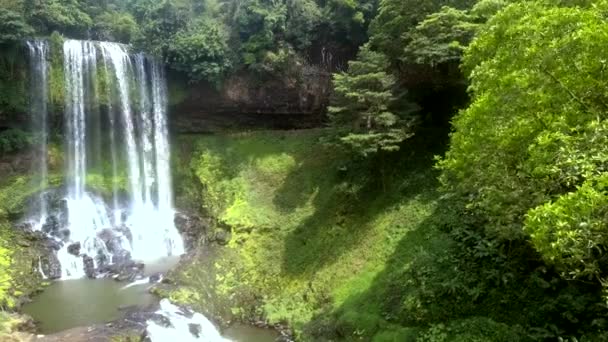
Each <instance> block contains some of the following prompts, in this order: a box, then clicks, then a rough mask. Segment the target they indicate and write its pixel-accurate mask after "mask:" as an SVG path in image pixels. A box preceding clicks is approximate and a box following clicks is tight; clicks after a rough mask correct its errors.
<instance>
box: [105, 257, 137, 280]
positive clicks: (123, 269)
mask: <svg viewBox="0 0 608 342" xmlns="http://www.w3.org/2000/svg"><path fill="white" fill-rule="evenodd" d="M144 268H145V265H144V264H143V263H137V262H134V261H128V262H125V263H122V264H112V265H108V266H106V267H104V268H103V269H102V271H101V272H104V273H108V275H109V276H110V277H112V278H114V280H116V281H129V282H132V281H135V280H137V279H141V278H143V275H144Z"/></svg>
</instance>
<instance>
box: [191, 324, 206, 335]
mask: <svg viewBox="0 0 608 342" xmlns="http://www.w3.org/2000/svg"><path fill="white" fill-rule="evenodd" d="M188 330H189V331H190V333H191V334H192V336H194V337H195V338H199V337H200V336H201V333H202V332H203V328H202V327H201V325H200V324H193V323H190V324H188Z"/></svg>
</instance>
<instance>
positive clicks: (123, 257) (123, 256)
mask: <svg viewBox="0 0 608 342" xmlns="http://www.w3.org/2000/svg"><path fill="white" fill-rule="evenodd" d="M110 252H112V251H110ZM113 253H115V254H114V255H112V264H114V265H116V266H118V267H121V265H125V264H128V263H130V262H131V253H129V251H125V250H120V251H114V252H113Z"/></svg>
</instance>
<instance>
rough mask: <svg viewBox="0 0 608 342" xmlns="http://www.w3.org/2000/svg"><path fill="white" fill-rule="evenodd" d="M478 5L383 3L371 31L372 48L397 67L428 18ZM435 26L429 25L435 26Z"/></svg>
mask: <svg viewBox="0 0 608 342" xmlns="http://www.w3.org/2000/svg"><path fill="white" fill-rule="evenodd" d="M475 2H476V1H475V0H381V1H380V7H379V10H378V15H377V16H376V17H375V18H374V20H373V22H372V24H371V27H370V31H371V37H370V41H371V44H372V46H373V47H374V48H376V49H378V50H379V51H382V52H384V53H385V54H386V55H387V56H388V57H389V59H390V61H391V62H393V63H395V62H397V61H399V60H400V59H402V55H403V48H404V47H405V46H407V45H408V44H409V42H410V41H411V40H412V34H413V33H414V32H415V29H416V27H417V26H418V25H419V23H421V22H422V21H424V20H425V18H426V17H427V16H428V15H430V14H433V13H435V12H438V11H439V10H440V9H441V8H442V7H443V6H450V7H453V8H455V9H468V8H470V7H471V6H472V5H473V4H474V3H475ZM437 16H439V17H442V15H438V14H436V15H435V17H437ZM429 19H430V18H429ZM431 24H432V23H427V24H426V25H427V26H432V25H431ZM439 33H441V32H439ZM414 38H416V37H414Z"/></svg>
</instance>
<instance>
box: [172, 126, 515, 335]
mask: <svg viewBox="0 0 608 342" xmlns="http://www.w3.org/2000/svg"><path fill="white" fill-rule="evenodd" d="M321 135H322V131H298V132H259V133H248V134H234V135H216V136H201V137H193V136H189V137H183V138H181V140H180V141H179V144H178V147H177V148H178V149H181V151H180V153H178V158H177V160H178V161H179V162H180V163H182V168H179V171H178V177H177V178H178V179H177V187H178V188H180V189H182V190H185V189H187V190H188V191H187V193H188V194H189V195H190V197H189V198H190V199H191V200H192V201H193V202H197V203H202V206H201V208H200V210H202V211H203V212H205V213H207V214H208V215H211V216H212V217H213V218H215V220H216V222H215V231H214V232H211V233H210V239H212V240H213V239H214V236H216V235H218V234H220V235H224V234H225V233H224V232H223V231H229V234H230V235H231V239H230V242H229V243H228V246H227V247H225V248H217V247H212V246H209V247H207V246H205V247H203V248H202V249H201V251H199V253H198V255H197V256H195V257H193V260H191V262H189V263H187V264H186V265H184V266H182V267H181V269H180V270H178V272H176V273H175V274H174V276H173V277H174V280H176V282H177V283H178V284H180V285H181V287H180V288H179V289H176V290H173V291H172V292H171V293H169V294H168V295H169V296H171V297H172V298H173V299H174V300H178V301H181V302H185V303H189V304H192V305H194V306H195V307H197V309H199V310H202V311H204V312H208V313H211V314H213V315H215V316H222V317H223V318H224V319H227V320H230V319H244V320H251V319H266V320H267V321H269V322H270V323H288V324H289V325H290V326H291V327H292V328H294V329H295V332H296V335H297V336H298V337H299V339H301V340H315V341H320V340H372V339H373V340H374V341H416V340H419V341H444V340H450V341H453V340H461V341H475V340H479V341H492V340H495V341H516V340H519V339H520V336H519V334H518V332H517V329H515V328H510V327H508V326H507V325H504V324H500V323H496V322H494V321H493V320H491V319H489V318H479V317H477V318H475V317H472V316H471V312H475V310H471V309H472V307H473V305H474V304H472V303H469V304H467V303H466V302H467V301H469V302H470V300H469V299H468V298H469V297H462V298H461V297H459V295H458V293H459V288H460V287H461V284H460V283H462V282H463V281H464V280H462V278H463V276H462V275H461V271H460V270H459V269H458V265H457V264H455V263H454V262H453V254H454V253H456V251H455V248H454V242H453V240H452V239H451V238H450V236H449V235H448V233H446V232H444V229H443V228H444V227H445V226H446V225H447V224H448V222H449V220H451V217H450V216H449V215H450V214H449V212H448V211H445V210H441V205H440V198H439V195H438V193H437V191H436V174H435V171H434V170H433V168H432V165H433V154H434V152H436V151H433V150H432V149H429V148H428V147H426V146H425V144H424V142H422V141H415V142H414V143H415V144H417V150H418V151H423V152H420V153H419V154H414V153H412V152H411V151H412V150H411V149H407V150H406V149H404V151H403V152H402V153H401V154H400V155H395V156H394V157H393V158H394V160H393V159H390V158H387V159H384V160H382V161H373V162H371V163H369V164H365V163H363V164H362V163H353V162H349V161H348V158H346V157H345V156H343V155H340V154H337V153H336V152H335V149H333V150H331V149H327V148H325V147H324V146H323V145H322V144H321V143H319V142H318V141H319V138H320V136H321ZM189 156H191V159H190V165H189V168H187V167H185V166H183V163H184V162H185V161H186V160H188V158H189ZM381 164H384V168H381V167H380V166H381ZM188 172H191V175H192V176H193V177H191V178H189V177H188ZM374 180H376V181H374ZM182 195H183V194H182ZM195 196H200V198H198V199H196V198H195ZM459 282H460V283H459ZM454 283H456V284H454ZM450 291H451V292H450ZM225 308H228V310H226V309H225ZM479 311H480V315H482V316H483V315H484V314H483V312H484V311H483V308H482V309H481V310H479Z"/></svg>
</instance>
